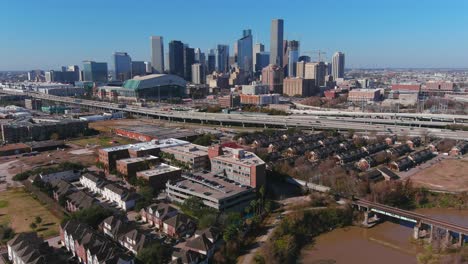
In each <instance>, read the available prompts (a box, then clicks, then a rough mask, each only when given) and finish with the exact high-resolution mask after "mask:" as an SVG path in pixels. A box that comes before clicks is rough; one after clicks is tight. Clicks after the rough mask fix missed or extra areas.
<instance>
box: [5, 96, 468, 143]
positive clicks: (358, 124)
mask: <svg viewBox="0 0 468 264" xmlns="http://www.w3.org/2000/svg"><path fill="white" fill-rule="evenodd" d="M0 92H5V91H1V90H0ZM28 94H29V95H31V96H33V97H36V98H41V99H44V100H50V101H55V102H62V103H68V104H75V105H81V106H88V107H94V108H98V109H105V110H110V111H124V112H127V113H131V114H135V115H144V116H148V117H156V118H165V119H169V120H174V121H181V122H186V121H187V122H201V123H204V122H211V123H217V124H220V125H230V124H237V125H243V126H244V125H246V126H248V125H253V124H255V125H264V126H281V127H296V126H299V127H309V128H315V129H338V130H340V129H342V130H348V129H353V130H356V131H375V132H387V133H395V134H404V135H410V136H421V135H428V136H435V137H441V138H452V139H458V140H460V139H466V138H468V131H450V130H446V129H440V128H424V127H419V126H420V125H421V126H428V125H430V124H434V126H436V127H440V124H445V123H444V122H442V123H438V122H426V121H408V120H399V119H395V120H392V122H390V123H389V120H387V119H379V118H375V116H367V117H366V118H367V120H356V118H353V117H347V116H346V115H348V112H340V111H338V112H339V113H338V114H339V115H342V116H343V117H342V118H340V119H336V118H334V119H330V120H329V119H326V118H325V119H320V118H318V117H317V115H318V114H315V113H314V114H310V115H299V114H296V115H290V116H287V117H285V116H269V115H259V114H256V113H243V114H223V113H203V114H202V113H199V112H191V111H164V110H162V109H158V108H146V107H139V106H133V105H128V106H126V107H125V108H120V107H119V105H118V104H114V103H108V102H100V101H93V100H82V99H75V98H71V97H61V96H52V95H46V94H40V93H28ZM338 114H337V115H338ZM380 114H389V113H380ZM413 115H419V114H413ZM423 115H424V116H425V114H423ZM436 116H437V117H439V119H444V118H449V117H452V118H454V117H453V116H452V115H436ZM455 118H456V119H458V118H459V117H458V116H456V117H455ZM370 119H373V120H374V121H372V120H370ZM447 121H450V120H446V122H447ZM391 123H393V124H391Z"/></svg>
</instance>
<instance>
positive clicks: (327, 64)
mask: <svg viewBox="0 0 468 264" xmlns="http://www.w3.org/2000/svg"><path fill="white" fill-rule="evenodd" d="M325 69H326V73H325V75H332V74H333V70H332V64H331V63H330V62H325Z"/></svg>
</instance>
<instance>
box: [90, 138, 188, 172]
mask: <svg viewBox="0 0 468 264" xmlns="http://www.w3.org/2000/svg"><path fill="white" fill-rule="evenodd" d="M186 144H189V142H187V141H184V140H179V139H174V138H169V139H163V140H151V141H149V142H142V143H136V144H128V145H121V146H115V147H109V148H103V149H100V150H99V162H100V163H102V165H103V167H104V170H105V171H106V172H107V173H109V172H112V171H114V170H115V169H116V167H117V165H116V163H117V160H120V159H127V158H130V157H132V158H136V157H145V156H149V155H158V154H159V152H160V150H161V149H164V148H168V147H173V146H180V145H186Z"/></svg>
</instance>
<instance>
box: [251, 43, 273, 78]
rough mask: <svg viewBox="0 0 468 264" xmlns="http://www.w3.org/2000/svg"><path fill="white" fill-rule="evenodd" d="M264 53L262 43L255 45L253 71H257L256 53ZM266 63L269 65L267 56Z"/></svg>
mask: <svg viewBox="0 0 468 264" xmlns="http://www.w3.org/2000/svg"><path fill="white" fill-rule="evenodd" d="M263 51H265V46H264V45H263V44H262V43H255V45H254V47H253V69H254V70H255V71H257V66H256V65H257V53H260V52H263ZM268 63H270V55H268Z"/></svg>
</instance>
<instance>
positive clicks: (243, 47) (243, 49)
mask: <svg viewBox="0 0 468 264" xmlns="http://www.w3.org/2000/svg"><path fill="white" fill-rule="evenodd" d="M252 45H253V42H252V31H251V30H250V29H246V30H244V31H243V33H242V38H240V39H239V40H238V41H237V65H238V66H239V69H241V70H243V71H244V73H245V74H246V76H250V75H251V74H252V72H253V68H252V65H253V64H252V63H253V58H252V56H253V47H252Z"/></svg>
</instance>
